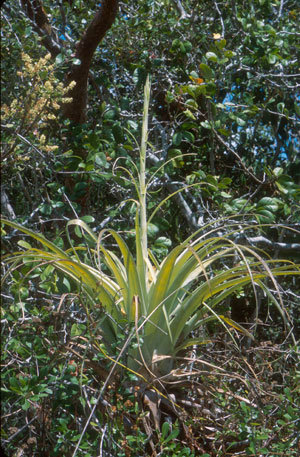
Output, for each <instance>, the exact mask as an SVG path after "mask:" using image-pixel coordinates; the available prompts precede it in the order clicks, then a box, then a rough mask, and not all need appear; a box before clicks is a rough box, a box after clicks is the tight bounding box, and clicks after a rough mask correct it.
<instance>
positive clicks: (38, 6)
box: [20, 0, 61, 58]
mask: <svg viewBox="0 0 300 457" xmlns="http://www.w3.org/2000/svg"><path fill="white" fill-rule="evenodd" d="M20 3H21V6H22V9H23V11H24V13H25V14H26V16H27V17H28V18H29V19H30V21H31V24H32V27H33V29H34V30H35V31H36V32H37V33H38V34H39V36H40V37H42V43H43V45H44V46H45V48H46V49H47V50H48V51H49V52H50V53H51V55H52V57H53V58H55V57H56V56H57V55H58V54H59V53H60V52H61V46H60V44H59V40H58V37H57V35H56V33H55V31H54V30H53V28H52V27H51V24H50V22H49V19H48V16H47V14H46V12H45V10H44V8H43V3H42V2H41V1H40V0H32V1H30V0H20Z"/></svg>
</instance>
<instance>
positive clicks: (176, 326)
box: [2, 78, 300, 382]
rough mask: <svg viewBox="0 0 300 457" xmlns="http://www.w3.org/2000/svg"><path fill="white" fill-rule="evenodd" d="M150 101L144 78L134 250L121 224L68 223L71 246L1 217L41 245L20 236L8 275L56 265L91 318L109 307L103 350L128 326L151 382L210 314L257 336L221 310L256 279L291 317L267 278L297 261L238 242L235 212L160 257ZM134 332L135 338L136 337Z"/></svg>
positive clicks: (129, 350) (99, 328) (138, 362)
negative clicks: (149, 166) (152, 225)
mask: <svg viewBox="0 0 300 457" xmlns="http://www.w3.org/2000/svg"><path fill="white" fill-rule="evenodd" d="M149 100H150V82H149V78H147V82H146V85H145V89H144V111H143V126H142V139H141V146H140V167H139V170H138V168H137V167H135V168H136V172H137V175H138V179H135V178H134V177H133V175H132V174H131V173H130V172H129V171H128V174H129V176H130V178H131V179H132V180H133V183H134V185H135V189H136V193H137V199H136V200H134V201H135V204H136V217H135V248H136V249H135V253H132V252H130V249H129V248H128V246H127V244H126V242H125V241H124V239H123V238H122V237H121V235H120V234H119V233H118V232H117V231H115V230H112V229H104V230H102V231H101V232H100V233H99V235H98V236H96V235H95V234H94V232H93V231H92V230H91V229H90V228H89V227H88V225H87V224H86V223H85V222H83V221H82V220H80V219H75V220H71V221H69V222H68V223H67V227H66V233H67V237H68V240H69V243H70V246H71V247H70V248H69V249H68V250H67V251H63V250H62V249H60V248H59V247H57V246H56V245H55V244H54V243H52V242H50V241H49V240H47V239H46V238H45V237H44V236H43V235H41V234H39V233H36V232H34V231H32V230H30V229H28V228H26V227H23V226H21V225H19V224H17V223H15V222H12V221H9V220H6V219H3V220H2V224H4V225H6V226H10V227H12V228H13V229H16V230H19V231H20V232H22V233H24V234H26V235H29V236H30V237H31V238H32V239H33V240H35V241H37V242H39V243H40V244H41V246H42V248H38V247H32V246H31V245H30V244H29V243H28V242H22V241H21V242H20V243H19V244H20V245H21V246H22V247H23V248H25V251H21V252H14V253H11V254H8V255H6V256H5V257H4V259H3V260H4V261H5V262H7V263H9V264H11V267H10V270H8V272H7V274H6V275H5V277H4V278H3V279H4V280H5V279H6V277H7V276H8V274H9V273H10V272H11V271H13V270H14V269H15V268H17V267H18V266H20V265H22V264H24V262H25V263H26V265H27V266H31V269H29V271H32V270H34V268H36V267H37V266H39V265H44V266H48V267H49V268H52V269H57V270H59V272H60V274H62V275H63V276H65V277H69V278H70V279H71V280H72V283H73V284H76V285H77V290H79V291H81V293H82V294H85V296H86V312H87V314H88V316H89V317H90V318H91V311H92V310H93V308H95V307H99V306H101V307H102V308H103V310H104V311H105V313H104V315H103V317H102V318H101V319H100V321H99V322H93V326H94V329H95V330H94V334H96V333H97V332H99V333H100V334H101V336H102V341H101V344H100V342H99V340H95V344H96V345H97V347H98V349H99V351H101V352H104V353H105V354H106V355H107V357H108V358H109V359H110V360H113V359H112V358H111V354H112V352H111V348H112V347H114V346H115V344H116V342H117V337H118V334H119V333H120V329H121V330H122V329H124V332H125V331H126V332H127V334H128V335H129V336H128V338H127V340H126V344H125V345H124V347H123V348H122V353H126V354H127V362H126V368H128V369H130V370H134V371H135V372H136V373H138V374H139V375H140V376H141V377H142V378H143V379H144V380H147V381H148V382H154V381H155V379H157V378H163V377H166V376H167V375H168V374H169V373H170V372H171V371H172V370H173V369H174V361H175V360H176V354H177V353H178V351H180V350H182V349H184V348H187V347H189V346H192V345H197V344H203V343H205V338H191V337H190V335H191V332H192V331H193V330H195V329H197V328H199V327H201V326H205V325H207V323H208V322H211V321H212V320H217V321H219V322H220V323H222V324H223V325H224V326H225V327H226V328H228V327H231V328H233V329H235V330H237V331H240V332H242V333H244V334H246V335H247V336H248V337H249V338H251V337H252V335H251V334H250V333H249V332H248V331H247V330H246V329H245V328H243V327H242V326H241V325H240V324H238V323H236V322H234V321H233V320H231V319H230V318H228V317H226V316H224V315H223V314H219V313H218V311H217V308H218V305H220V304H223V303H224V302H225V300H226V299H227V298H228V297H229V296H230V295H231V294H235V293H236V292H238V291H240V290H241V289H243V288H244V287H246V286H248V285H252V287H253V291H254V296H256V290H257V288H260V289H262V291H263V292H264V293H265V294H266V295H267V296H268V297H269V299H271V300H272V301H273V302H274V303H275V305H276V306H277V307H278V310H279V311H280V313H281V314H282V317H283V318H284V320H285V321H286V322H287V324H288V317H287V313H286V311H285V309H284V305H283V303H282V300H281V298H280V294H279V298H278V297H277V298H276V297H275V296H274V295H273V294H272V293H271V291H270V289H269V287H268V285H267V284H266V283H265V282H264V281H265V280H266V279H268V280H269V283H270V282H271V283H272V284H273V288H274V289H275V290H277V291H278V292H279V289H278V287H277V283H276V279H275V278H276V277H278V276H288V275H299V274H300V268H299V265H296V264H294V263H292V262H288V261H284V260H273V259H270V258H267V259H265V258H263V256H262V253H261V252H260V251H257V250H254V249H253V248H251V247H248V246H245V245H240V244H237V243H235V242H234V241H233V239H234V236H233V235H234V234H235V233H238V232H239V231H240V228H238V227H237V225H236V224H235V223H231V222H230V219H227V221H226V224H227V235H224V236H223V235H222V236H220V235H218V232H217V229H216V228H213V226H210V225H207V226H205V227H202V228H201V229H200V230H199V231H197V232H196V233H195V234H194V235H192V236H191V237H189V238H188V239H187V240H185V241H184V242H183V243H181V244H179V245H178V246H176V247H175V248H174V249H172V250H171V252H170V253H169V254H168V255H167V256H166V257H165V258H164V259H163V261H162V262H161V263H159V262H157V260H156V259H155V257H154V256H153V255H152V254H151V250H150V249H148V239H147V225H148V223H149V221H150V220H151V219H152V217H153V216H154V214H155V213H156V211H157V209H158V208H156V210H155V211H154V213H152V215H151V217H150V218H149V220H148V221H147V201H146V196H147V190H148V186H149V182H151V179H152V177H150V179H149V180H148V181H146V152H147V136H148V110H149ZM171 160H173V159H171ZM121 168H122V169H123V171H127V170H126V169H125V168H124V167H121ZM168 198H170V196H169V197H167V199H168ZM160 206H161V205H159V207H160ZM72 226H73V227H75V228H76V227H77V228H79V230H80V231H81V233H82V236H84V238H85V239H86V243H87V244H86V247H84V246H83V245H80V246H74V244H73V242H72V240H71V235H70V228H71V227H72ZM255 228H257V226H256V227H255V226H253V225H252V226H245V227H244V228H243V230H250V229H251V230H254V229H255ZM108 237H112V238H113V239H114V242H115V243H116V245H117V247H118V250H119V253H118V252H117V251H116V250H115V249H114V250H112V249H108V248H107V247H106V240H107V238H108ZM120 253H121V257H120ZM87 258H90V259H91V261H87V260H86V259H87ZM237 259H238V260H237ZM233 261H234V262H233ZM232 264H234V265H235V266H231V265H232ZM91 319H92V318H91ZM128 329H129V331H128ZM133 339H134V340H135V344H132V340H133ZM118 360H119V359H118ZM117 363H118V364H119V365H120V363H119V362H117ZM122 366H124V365H122Z"/></svg>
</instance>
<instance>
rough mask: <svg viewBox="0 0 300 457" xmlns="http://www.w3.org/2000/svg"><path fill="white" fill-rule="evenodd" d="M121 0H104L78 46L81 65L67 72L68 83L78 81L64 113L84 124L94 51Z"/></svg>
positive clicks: (77, 55) (77, 57)
mask: <svg viewBox="0 0 300 457" xmlns="http://www.w3.org/2000/svg"><path fill="white" fill-rule="evenodd" d="M118 3H119V0H103V1H102V3H101V7H100V9H99V10H98V11H97V13H96V14H95V16H94V19H93V20H92V22H91V23H90V25H89V26H88V28H87V29H86V31H85V33H84V35H83V37H82V38H81V40H80V41H79V43H78V44H77V46H76V53H75V58H76V59H79V60H80V62H81V63H80V65H72V67H71V69H70V71H69V72H68V74H67V83H69V82H71V81H76V86H75V87H74V88H73V89H72V90H71V91H70V92H69V93H68V96H69V97H72V98H73V101H72V102H71V103H68V104H66V105H65V107H64V115H65V117H67V118H68V119H70V120H72V121H73V122H74V123H76V124H82V123H84V122H85V119H86V106H87V87H88V76H89V69H90V66H91V62H92V58H93V55H94V52H95V50H96V48H97V46H98V44H99V43H100V41H101V40H102V39H103V38H104V36H105V33H106V32H107V30H109V29H110V27H111V26H112V24H113V22H114V20H115V17H116V15H117V11H118Z"/></svg>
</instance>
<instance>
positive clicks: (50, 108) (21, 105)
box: [1, 53, 76, 152]
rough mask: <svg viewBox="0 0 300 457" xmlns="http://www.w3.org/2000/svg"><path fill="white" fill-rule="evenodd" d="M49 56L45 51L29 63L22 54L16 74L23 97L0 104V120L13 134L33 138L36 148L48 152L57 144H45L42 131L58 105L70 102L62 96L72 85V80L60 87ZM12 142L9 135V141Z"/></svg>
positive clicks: (55, 114) (53, 120) (64, 95)
mask: <svg viewBox="0 0 300 457" xmlns="http://www.w3.org/2000/svg"><path fill="white" fill-rule="evenodd" d="M50 59H51V55H50V54H47V55H46V56H45V57H42V58H40V59H39V60H38V61H37V62H35V63H34V62H33V60H32V59H31V57H30V56H29V55H28V54H25V53H22V60H23V63H24V68H23V71H18V72H17V75H18V76H19V78H20V79H21V80H22V85H23V86H25V87H26V90H25V93H24V95H23V96H20V97H19V98H18V99H14V100H13V101H12V102H11V103H10V106H8V105H2V107H1V112H2V122H6V123H7V124H8V125H9V126H10V127H11V128H13V129H14V131H15V132H16V133H18V134H19V135H22V136H24V137H25V138H28V137H30V139H32V138H33V143H34V145H35V146H36V147H38V148H39V149H40V150H42V151H45V152H52V151H54V150H55V149H57V148H58V146H52V145H48V144H47V138H46V136H45V134H44V133H43V131H44V130H45V129H46V128H47V127H48V131H49V121H50V122H51V123H53V122H55V121H56V120H57V111H58V110H59V109H60V107H61V104H65V103H70V102H72V98H70V97H68V96H66V95H67V94H68V92H69V91H70V90H71V89H73V88H74V86H75V85H76V82H75V81H72V82H71V83H70V84H69V85H68V86H64V85H63V83H62V82H60V81H59V80H58V79H57V77H56V76H55V64H50V62H49V61H50ZM14 141H15V138H12V140H11V143H12V144H13V142H14Z"/></svg>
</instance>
